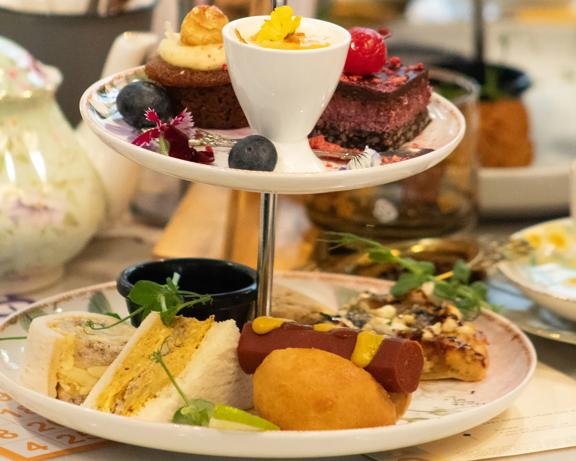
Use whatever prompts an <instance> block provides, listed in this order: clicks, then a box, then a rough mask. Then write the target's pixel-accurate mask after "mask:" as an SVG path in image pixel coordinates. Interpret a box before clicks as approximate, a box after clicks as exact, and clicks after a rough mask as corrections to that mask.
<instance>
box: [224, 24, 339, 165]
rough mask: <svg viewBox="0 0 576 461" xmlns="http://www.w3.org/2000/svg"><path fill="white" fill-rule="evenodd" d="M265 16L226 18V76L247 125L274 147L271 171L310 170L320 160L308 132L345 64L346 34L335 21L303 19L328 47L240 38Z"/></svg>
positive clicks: (256, 27)
mask: <svg viewBox="0 0 576 461" xmlns="http://www.w3.org/2000/svg"><path fill="white" fill-rule="evenodd" d="M266 19H269V17H268V16H252V17H247V18H242V19H238V20H236V21H232V22H230V23H228V24H227V25H226V26H225V27H224V29H223V34H224V46H225V50H226V60H227V62H228V72H229V73H230V80H231V81H232V86H233V87H234V91H235V92H236V96H237V97H238V100H239V102H240V105H241V106H242V109H243V110H244V113H245V114H246V118H247V119H248V122H249V124H250V127H251V128H252V129H253V131H254V132H255V133H257V134H261V135H262V136H266V137H267V138H269V139H270V140H271V141H272V142H273V143H274V145H275V146H276V150H277V151H278V164H277V166H276V169H275V171H278V172H294V173H307V172H310V173H314V172H321V171H324V170H325V168H324V165H323V163H322V162H321V161H320V160H319V159H318V158H317V157H316V155H314V153H313V152H312V149H311V148H310V145H309V144H308V135H309V134H310V132H311V131H312V129H313V128H314V125H315V124H316V122H317V121H318V119H319V118H320V115H322V112H323V110H324V109H325V108H326V105H327V104H328V102H329V101H330V98H331V97H332V94H333V93H334V90H335V89H336V85H337V84H338V80H339V78H340V75H341V73H342V69H343V67H344V62H345V60H346V55H347V53H348V46H349V44H350V34H349V33H348V31H347V30H346V29H344V28H342V27H340V26H337V25H336V24H332V23H329V22H326V21H321V20H318V19H310V18H302V22H301V25H300V28H299V29H298V30H299V31H301V32H304V33H305V34H307V35H308V34H311V35H313V36H315V37H320V38H321V39H322V40H323V39H326V41H327V42H328V43H330V45H329V46H327V47H325V48H316V49H311V50H277V49H270V48H263V47H260V46H258V45H255V44H252V43H243V42H242V41H240V40H239V39H238V36H237V32H239V33H240V34H241V36H242V37H244V38H249V37H252V36H254V35H255V34H256V33H257V32H258V30H259V29H260V26H261V25H262V24H263V23H264V20H266Z"/></svg>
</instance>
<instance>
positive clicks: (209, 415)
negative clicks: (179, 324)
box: [150, 338, 280, 431]
mask: <svg viewBox="0 0 576 461" xmlns="http://www.w3.org/2000/svg"><path fill="white" fill-rule="evenodd" d="M167 339H168V338H167ZM166 346H167V342H166V340H165V341H164V342H163V343H162V346H161V347H160V349H159V350H157V351H155V352H153V353H152V354H151V355H150V359H151V360H152V361H153V362H156V363H157V364H159V365H160V366H161V367H162V369H163V370H164V373H166V375H167V376H168V379H170V382H171V383H172V385H173V386H174V388H175V389H176V391H178V394H180V397H182V400H183V401H184V403H185V405H184V406H183V407H180V408H179V409H178V410H176V412H174V415H173V416H172V422H173V423H176V424H188V425H190V426H204V427H208V426H210V425H211V424H210V423H211V422H214V421H213V419H215V420H220V423H218V424H216V426H217V427H220V428H226V426H227V424H229V423H231V424H232V425H234V424H236V425H245V426H247V427H248V428H250V430H263V431H272V430H278V429H280V428H279V427H278V426H276V425H275V424H273V423H271V422H270V421H268V420H266V419H264V418H260V417H259V416H256V415H252V414H250V413H248V412H246V411H244V410H240V409H239V408H236V407H231V406H228V405H220V404H214V403H212V402H210V401H208V400H204V399H189V398H188V397H187V396H186V394H184V392H183V391H182V388H181V387H180V386H179V384H178V382H177V381H176V378H175V377H174V375H173V374H172V372H171V371H170V369H169V368H168V366H167V365H166V362H164V357H163V353H162V350H163V349H165V348H166ZM233 428H235V429H237V428H238V426H233Z"/></svg>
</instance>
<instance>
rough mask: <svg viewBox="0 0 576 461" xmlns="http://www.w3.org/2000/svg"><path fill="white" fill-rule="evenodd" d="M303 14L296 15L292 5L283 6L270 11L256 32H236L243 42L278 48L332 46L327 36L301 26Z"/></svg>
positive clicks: (293, 48)
mask: <svg viewBox="0 0 576 461" xmlns="http://www.w3.org/2000/svg"><path fill="white" fill-rule="evenodd" d="M301 21H302V17H301V16H294V11H293V10H292V8H291V7H290V6H281V7H278V8H276V9H275V10H274V11H272V13H270V19H266V20H265V21H264V24H262V26H261V27H260V30H259V31H258V32H257V33H256V34H247V35H246V36H244V34H243V33H242V32H240V31H239V30H238V29H236V30H235V34H236V36H237V37H238V40H240V41H241V42H243V43H248V44H253V45H256V46H261V47H262V48H272V49H276V50H313V49H317V48H326V47H328V46H330V41H329V38H328V37H327V36H322V35H320V34H318V33H317V32H315V31H306V30H304V28H303V27H301V24H300V23H301Z"/></svg>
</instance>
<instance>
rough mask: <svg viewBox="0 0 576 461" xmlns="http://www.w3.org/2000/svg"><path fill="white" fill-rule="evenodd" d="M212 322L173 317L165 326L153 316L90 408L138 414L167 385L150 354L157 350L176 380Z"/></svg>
mask: <svg viewBox="0 0 576 461" xmlns="http://www.w3.org/2000/svg"><path fill="white" fill-rule="evenodd" d="M213 323H214V320H213V318H212V317H211V318H209V319H207V320H204V321H200V320H197V319H193V318H185V317H177V318H176V320H175V321H174V323H173V324H172V326H170V327H168V326H166V325H164V324H163V323H162V320H161V319H160V316H156V317H155V319H154V324H153V325H151V327H150V328H149V329H148V331H147V334H145V335H142V336H141V337H140V338H139V339H138V340H137V341H136V342H135V343H134V344H133V345H132V347H131V349H130V351H129V352H128V353H127V354H126V355H125V356H124V357H123V360H122V363H120V364H119V366H118V367H117V368H116V370H115V372H114V374H113V376H112V377H111V379H110V381H109V384H108V385H107V386H106V387H105V388H104V389H103V390H102V391H101V392H99V395H98V397H97V398H96V401H95V405H94V408H95V409H97V410H101V411H105V412H108V413H114V414H117V415H123V416H133V415H136V414H138V413H139V411H140V410H142V408H143V407H144V406H145V405H146V403H147V402H148V401H149V400H151V399H153V398H155V397H156V396H157V395H158V393H159V392H160V391H161V390H162V389H164V388H165V387H166V386H171V383H170V380H169V378H168V376H167V375H166V373H164V372H163V370H162V368H161V366H160V365H159V364H158V363H155V362H154V361H152V360H151V358H150V357H151V355H152V353H153V352H156V351H161V352H162V355H163V359H164V362H165V364H166V366H167V367H168V369H169V370H170V371H171V373H172V374H173V375H174V376H176V377H178V375H179V374H180V373H182V372H183V371H184V369H185V368H186V366H187V365H188V363H189V362H190V361H191V359H192V357H193V356H194V354H195V353H196V351H197V349H198V347H199V346H200V344H201V343H202V341H203V340H204V337H205V336H206V334H207V332H208V330H210V328H211V327H212V324H213Z"/></svg>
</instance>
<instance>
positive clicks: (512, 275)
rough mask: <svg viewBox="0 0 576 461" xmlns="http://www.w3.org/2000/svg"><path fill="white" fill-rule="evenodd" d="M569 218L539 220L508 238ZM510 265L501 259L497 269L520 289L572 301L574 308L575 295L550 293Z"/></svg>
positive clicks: (575, 303) (566, 220)
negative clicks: (539, 221)
mask: <svg viewBox="0 0 576 461" xmlns="http://www.w3.org/2000/svg"><path fill="white" fill-rule="evenodd" d="M571 219H572V218H559V219H553V220H551V221H544V222H541V223H539V224H534V225H533V226H529V227H526V228H524V229H521V230H519V231H517V232H514V234H512V235H511V236H510V238H511V239H514V238H518V237H520V236H521V235H522V234H523V233H525V232H528V231H531V230H534V229H537V228H539V227H541V226H546V225H548V224H554V223H557V224H563V223H567V222H569V221H570V220H571ZM511 266H512V263H510V262H509V261H503V262H501V263H499V264H498V269H500V271H501V272H502V274H504V276H505V277H506V278H508V279H509V280H510V281H511V282H513V283H514V284H515V285H517V286H518V287H520V288H521V289H523V290H525V291H526V292H532V293H535V294H536V295H540V296H543V297H548V298H551V299H552V300H559V301H565V302H571V303H574V307H575V308H576V296H575V297H573V298H572V297H570V296H560V295H557V294H553V293H550V292H549V291H546V290H544V289H542V288H540V286H539V285H535V284H533V283H531V282H530V281H528V280H526V279H525V278H523V277H521V276H520V275H519V274H518V273H517V272H516V271H514V270H513V269H512V267H511Z"/></svg>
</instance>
